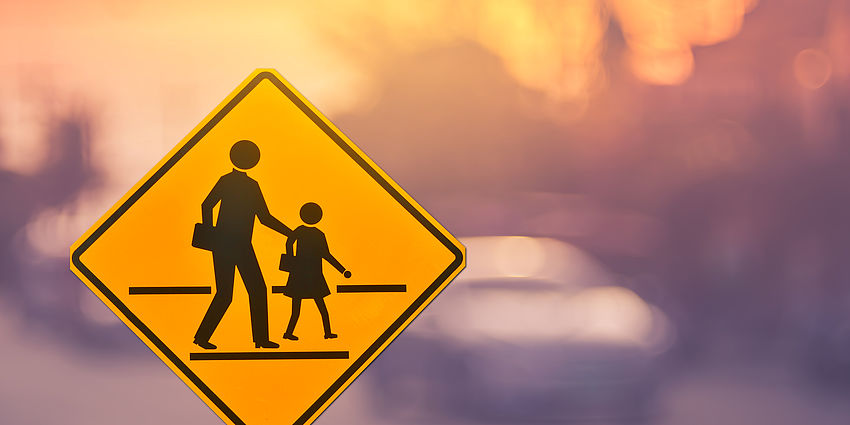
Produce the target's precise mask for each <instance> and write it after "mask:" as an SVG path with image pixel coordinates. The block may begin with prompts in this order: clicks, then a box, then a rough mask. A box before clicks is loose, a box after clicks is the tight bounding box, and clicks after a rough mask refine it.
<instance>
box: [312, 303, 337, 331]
mask: <svg viewBox="0 0 850 425" xmlns="http://www.w3.org/2000/svg"><path fill="white" fill-rule="evenodd" d="M316 307H318V308H319V314H321V315H322V326H323V327H324V328H325V338H333V337H336V335H334V333H333V332H331V316H330V315H329V314H328V306H327V305H325V300H324V298H316Z"/></svg>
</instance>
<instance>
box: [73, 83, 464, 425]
mask: <svg viewBox="0 0 850 425" xmlns="http://www.w3.org/2000/svg"><path fill="white" fill-rule="evenodd" d="M263 80H269V82H271V83H272V84H274V85H275V87H277V88H278V89H279V90H280V91H281V92H283V94H285V95H286V97H287V98H289V100H290V101H292V102H293V103H294V104H295V105H296V106H298V109H300V110H301V111H302V112H304V113H305V114H306V115H307V116H308V117H309V118H310V120H312V121H313V123H315V124H316V125H317V126H319V128H321V129H322V131H323V132H324V133H325V134H327V135H328V136H329V137H330V138H331V139H332V140H333V141H334V142H336V144H337V145H338V146H339V147H340V148H342V150H343V151H345V152H346V153H347V154H348V155H349V156H350V157H351V158H352V159H353V160H354V161H355V162H356V163H357V164H358V165H360V167H361V168H363V170H365V171H366V172H367V173H368V174H369V175H370V176H371V177H372V178H373V179H375V181H376V182H378V184H380V185H381V187H383V188H384V190H386V191H387V192H388V193H389V194H390V195H392V197H393V198H394V199H395V200H396V201H398V202H399V203H400V204H401V205H402V206H403V207H404V208H405V209H406V210H407V211H408V212H409V213H410V214H411V215H412V216H413V217H414V218H416V220H417V221H419V222H420V223H421V224H422V225H423V226H425V228H426V229H428V231H429V232H430V233H431V234H432V235H434V236H435V237H436V238H437V239H438V240H439V241H440V242H441V243H442V244H443V245H445V247H446V248H448V250H449V251H450V252H451V253H452V254H454V256H455V259H454V260H453V261H452V262H451V264H449V266H448V267H447V268H446V269H445V270H444V271H443V273H441V274H440V276H438V277H437V279H436V280H435V281H434V282H433V283H432V284H431V285H429V286H428V288H427V289H426V290H425V292H423V293H422V294H421V295H420V296H419V297H418V298H416V300H415V301H414V302H413V304H412V305H411V306H410V307H408V308H407V309H406V310H405V311H404V313H402V315H401V316H400V317H399V318H398V319H397V320H396V321H395V322H393V323H392V324H391V325H390V327H389V328H388V329H387V330H386V331H384V333H382V334H381V336H380V337H378V340H377V341H375V343H373V344H372V345H371V346H369V348H367V349H366V351H365V352H364V353H363V355H361V356H360V357H358V358H357V359H356V360H355V361H354V363H353V364H352V365H351V367H349V368H348V369H346V371H345V372H343V374H342V376H340V377H339V379H337V380H336V381H335V382H334V383H333V384H331V386H330V388H328V389H327V391H325V392H324V393H322V395H321V396H320V397H319V399H318V400H316V402H315V403H313V404H312V405H311V406H310V407H309V408H308V409H307V411H306V412H304V414H303V415H301V417H299V418H298V419H297V420H296V421H295V425H300V424H305V423H306V422H307V421H308V420H309V419H310V418H311V417H312V416H313V415H314V414H315V413H316V412H317V411H318V410H319V409H321V408H322V406H323V405H324V404H325V403H326V402H327V401H328V400H330V399H331V398H332V397H333V396H334V394H336V392H337V391H339V389H340V388H342V386H343V385H344V384H345V383H346V382H347V381H348V380H349V379H350V378H351V377H352V376H353V375H354V374H355V373H356V372H357V370H358V369H360V368H361V367H362V366H363V365H364V364H366V363H367V362H369V360H370V359H371V358H372V357H373V356H374V355H375V353H376V352H377V351H378V349H380V348H381V346H382V345H384V343H386V342H387V341H388V340H389V339H390V338H391V337H392V335H393V334H394V333H395V332H396V331H397V330H398V329H399V328H400V327H401V326H402V325H403V324H404V323H405V322H406V321H407V320H408V319H410V318H411V316H412V315H413V314H414V313H415V312H416V310H418V309H419V308H420V307H421V306H422V305H423V304H424V303H425V301H427V300H428V298H430V297H431V295H433V294H434V292H435V291H437V289H439V288H440V287H441V286H442V285H443V283H444V282H446V280H447V279H448V278H449V277H450V276H451V275H452V274H453V273H454V272H455V271H457V270H458V268H459V267H460V266H461V265H462V264H463V252H462V251H461V249H460V248H459V247H458V246H456V245H454V244H453V243H452V241H451V240H449V238H448V237H446V235H445V234H443V233H442V232H441V231H440V230H439V229H438V228H437V227H436V226H434V224H433V223H431V221H429V220H428V219H427V218H426V217H425V216H424V215H422V213H421V212H419V210H417V209H416V208H415V207H414V206H413V205H412V204H411V203H410V202H409V201H408V200H407V199H406V198H405V197H404V196H403V195H402V194H401V193H399V191H398V190H396V189H395V188H394V187H393V186H392V184H390V182H389V181H387V179H385V178H384V177H383V176H381V174H380V173H379V172H378V171H377V170H375V168H374V167H372V166H371V165H370V164H369V163H368V162H367V161H366V160H365V159H364V158H363V157H361V156H360V155H359V154H358V153H357V151H355V150H354V149H353V148H352V147H351V146H349V144H348V143H346V142H345V140H343V138H342V137H340V135H339V134H337V132H336V131H334V130H333V129H332V128H331V127H330V126H329V125H328V124H327V123H325V121H324V120H322V118H321V117H319V116H318V115H317V114H316V113H315V112H314V111H313V110H312V109H311V108H310V107H309V106H307V105H306V104H305V103H304V102H303V101H302V100H301V99H300V98H299V97H298V96H297V95H296V94H295V93H293V92H292V90H290V89H289V88H288V87H287V86H286V85H285V84H284V83H283V82H281V81H280V79H278V78H277V76H275V75H274V74H273V73H271V72H268V71H263V72H260V73H258V74H257V75H256V76H255V77H254V78H253V79H252V80H251V81H250V82H249V83H248V84H247V85H246V86H245V88H243V89H242V90H241V91H239V93H237V94H236V96H234V97H233V99H231V100H230V102H228V103H227V104H226V105H225V106H224V107H223V108H222V109H221V110H220V111H219V112H218V113H217V114H215V116H214V117H213V118H212V119H210V121H209V122H207V123H206V125H204V126H203V127H202V128H201V129H200V130H199V131H198V132H197V133H195V135H193V136H192V138H191V139H190V140H189V141H188V142H187V143H186V144H185V145H184V146H183V147H181V148H180V150H179V151H177V153H175V154H174V155H173V156H172V157H171V158H169V159H168V161H167V162H166V163H165V164H164V165H163V166H162V167H161V168H160V169H158V170H157V171H156V172H155V173H154V174H153V175H152V176H151V177H150V178H149V179H148V180H147V181H146V182H145V183H144V184H143V185H142V186H141V187H140V188H139V189H138V190H136V191H135V192H134V193H133V194H132V195H131V196H130V197H129V198H128V199H127V201H125V202H124V203H123V204H121V206H120V207H118V208H117V209H116V210H115V212H114V213H112V215H110V216H109V217H108V218H107V219H106V220H105V221H104V222H103V224H101V225H100V226H99V227H98V228H97V229H96V230H95V231H94V232H92V234H91V235H90V236H89V237H88V238H87V239H86V240H85V241H83V243H81V244H80V246H79V247H77V249H76V250H74V252H73V254H72V255H71V262H72V263H73V264H74V266H76V267H77V269H78V270H79V271H80V273H82V274H83V275H84V276H86V277H87V278H88V279H89V280H90V281H91V283H92V284H94V285H95V287H97V288H98V289H99V290H100V291H101V292H102V293H103V295H104V296H105V297H106V298H107V299H108V300H109V301H110V302H112V304H113V305H115V307H117V308H118V310H120V311H121V312H122V313H123V314H124V315H125V316H126V317H127V319H129V320H130V322H131V323H133V325H135V326H136V328H138V329H139V330H140V331H141V332H142V333H143V334H144V335H145V336H146V337H147V338H148V339H149V340H150V341H151V342H152V343H153V344H154V345H155V346H156V347H157V348H158V349H159V350H160V351H161V352H162V353H163V354H164V355H165V356H166V357H167V358H168V359H169V360H170V361H171V362H172V363H173V364H174V365H175V366H176V367H177V368H178V369H179V370H180V371H181V372H183V374H184V375H185V376H186V377H187V378H189V380H191V381H192V383H193V384H195V385H196V386H197V387H198V388H199V389H200V390H201V391H202V392H203V393H204V394H205V395H206V396H207V397H209V399H210V400H211V401H212V402H213V403H215V405H216V406H218V408H219V409H221V411H222V412H223V413H224V414H225V415H227V417H228V418H230V420H231V421H233V422H234V423H235V424H245V422H244V421H243V420H242V419H240V418H239V417H238V416H237V415H236V413H235V412H233V410H231V409H230V408H229V407H228V406H227V405H226V404H225V403H224V402H223V401H222V400H221V399H220V398H219V397H218V396H217V395H216V394H215V393H214V392H213V391H212V390H211V389H210V388H209V387H207V385H206V384H204V383H203V381H201V379H200V378H198V376H197V375H195V374H194V373H193V372H192V370H191V369H189V367H188V366H186V364H185V363H184V362H183V361H182V360H180V358H179V357H178V356H177V355H175V354H174V352H172V351H171V350H170V349H169V348H168V347H167V346H166V345H165V344H163V342H162V341H161V340H160V339H159V338H158V337H157V336H156V335H155V334H154V333H153V332H152V331H151V330H150V329H149V328H148V327H147V326H146V325H145V324H144V323H142V321H141V320H139V318H138V317H136V315H134V314H133V312H131V311H130V310H129V309H128V308H127V306H126V305H124V303H122V302H121V300H120V299H119V298H118V297H117V296H115V294H113V293H112V292H111V291H110V290H109V288H107V287H106V285H104V284H103V282H101V281H100V279H98V278H97V276H95V275H94V273H92V271H91V270H89V269H88V267H86V266H85V265H84V264H83V262H82V261H81V260H80V257H81V256H82V254H83V253H84V252H85V251H86V250H87V249H88V248H89V247H90V246H91V245H92V244H93V243H94V241H95V240H97V238H98V237H100V236H101V235H102V234H103V233H104V232H105V231H106V230H107V229H109V227H110V226H112V224H114V223H115V222H116V221H117V220H118V219H119V218H120V217H121V216H122V215H123V214H124V213H125V212H127V210H128V209H129V208H130V207H131V206H132V205H133V204H134V203H135V202H136V201H138V200H139V198H141V197H142V195H144V194H145V192H147V191H148V189H150V188H151V187H152V186H153V185H154V184H155V183H156V182H157V181H159V179H160V178H162V176H163V175H165V173H166V172H168V170H170V169H171V167H173V166H174V164H176V163H177V161H179V160H180V159H181V158H182V157H183V156H184V155H186V153H187V152H189V150H190V149H192V147H194V146H195V145H196V144H197V143H198V142H199V141H200V140H201V139H202V138H203V137H204V136H205V135H206V134H207V133H209V131H210V130H211V129H212V128H213V127H215V125H216V124H218V122H219V121H221V120H222V118H224V117H225V116H226V115H227V114H228V113H229V112H230V111H231V110H232V109H233V108H234V107H236V105H237V104H239V102H241V101H242V99H244V98H245V96H247V95H248V93H250V92H251V91H252V90H253V89H254V88H256V87H257V86H258V85H259V84H260V83H261V82H262V81H263Z"/></svg>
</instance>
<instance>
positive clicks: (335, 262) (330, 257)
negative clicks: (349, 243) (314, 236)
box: [322, 235, 351, 278]
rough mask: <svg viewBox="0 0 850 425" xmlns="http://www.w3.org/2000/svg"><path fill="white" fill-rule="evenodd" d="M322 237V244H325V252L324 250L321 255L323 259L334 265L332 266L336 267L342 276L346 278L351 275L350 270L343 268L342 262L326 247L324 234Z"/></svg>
mask: <svg viewBox="0 0 850 425" xmlns="http://www.w3.org/2000/svg"><path fill="white" fill-rule="evenodd" d="M322 239H324V244H325V252H324V255H323V256H322V257H323V258H324V259H325V260H328V262H329V263H331V265H332V266H334V268H335V269H337V270H338V271H339V272H340V273H342V274H343V276H345V277H346V278H347V277H349V276H351V272H350V271H348V270H345V267H343V266H342V264H341V263H340V262H339V260H337V259H336V258H335V257H334V256H333V255H331V250H330V248H328V240H327V239H325V235H322Z"/></svg>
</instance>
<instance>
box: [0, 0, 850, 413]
mask: <svg viewBox="0 0 850 425" xmlns="http://www.w3.org/2000/svg"><path fill="white" fill-rule="evenodd" d="M0 40H2V41H0V200H2V204H0V205H2V206H0V423H3V424H15V425H17V424H25V425H26V424H52V423H59V422H62V423H66V424H115V423H120V424H130V425H135V424H151V423H179V424H207V423H217V422H218V419H217V418H216V417H215V415H214V414H213V413H212V412H211V411H210V410H209V409H208V408H207V407H206V406H205V405H204V404H203V403H202V402H201V401H200V400H198V399H197V397H196V396H195V395H194V394H193V393H192V392H191V391H190V390H189V389H188V388H187V387H186V386H185V385H184V384H183V383H182V382H181V381H180V380H179V379H178V378H176V377H175V376H174V375H173V374H172V373H171V372H170V371H169V370H168V369H167V368H166V367H165V366H164V365H162V363H161V362H160V361H159V360H158V359H157V358H156V357H155V356H154V355H153V354H152V353H151V352H150V351H149V350H148V349H147V348H146V347H145V346H144V345H143V344H142V343H141V342H140V341H139V340H138V339H137V338H136V337H135V336H134V335H133V334H132V332H130V331H129V330H128V329H127V328H126V327H125V326H124V325H123V324H121V323H120V322H119V321H118V320H117V319H116V318H115V317H114V316H113V315H112V313H111V312H110V311H109V310H108V309H107V308H106V307H105V306H103V304H102V303H101V302H100V301H99V300H98V299H97V298H96V297H94V296H93V295H92V294H91V293H90V292H89V291H88V289H86V288H85V286H84V285H83V284H82V283H81V282H80V281H79V280H78V279H76V278H75V277H74V276H73V275H72V274H71V272H70V271H69V270H68V249H69V246H70V245H71V243H72V242H73V241H74V240H75V239H76V238H77V237H78V236H79V235H80V234H82V233H83V231H85V229H87V228H88V227H89V226H90V225H91V224H92V223H93V222H94V221H95V220H96V219H97V218H98V217H99V216H100V214H102V213H103V212H105V211H106V210H107V209H108V208H109V206H110V205H111V204H112V203H113V202H115V201H116V200H117V199H119V197H120V196H121V195H122V194H123V193H124V192H126V191H127V190H128V189H129V188H130V187H131V186H132V185H133V184H134V183H135V182H136V181H138V180H139V179H140V178H141V177H142V175H143V174H144V173H145V172H147V170H149V169H150V168H151V167H152V166H153V165H154V164H155V163H156V162H157V161H158V160H159V159H160V158H161V157H162V156H163V155H164V154H165V153H166V152H167V151H168V150H169V149H170V148H171V147H173V146H174V145H175V144H176V143H177V142H178V141H179V140H180V139H181V138H182V137H184V136H185V135H186V134H187V133H188V132H189V131H190V130H191V129H192V128H193V127H194V126H195V125H196V124H197V123H198V122H200V121H201V119H202V118H203V117H204V116H205V115H206V114H207V113H208V112H209V111H211V110H212V108H213V107H214V106H215V105H217V104H218V102H220V101H221V100H222V99H223V98H224V97H225V96H226V95H227V94H228V93H229V92H230V91H231V90H232V89H233V88H234V87H235V86H236V85H237V84H238V83H239V82H241V81H242V80H243V79H244V78H246V77H247V76H248V75H249V73H250V72H251V71H252V70H253V69H254V68H258V67H273V68H276V69H277V70H279V71H280V72H281V74H283V75H284V76H285V77H286V78H287V79H288V80H289V81H290V82H291V83H292V84H293V85H294V86H295V87H297V88H298V89H299V90H300V91H301V92H302V93H303V94H304V95H305V96H306V97H307V98H309V99H310V100H311V101H312V102H313V103H314V104H315V105H316V106H317V107H318V108H319V109H320V110H322V111H323V112H324V113H325V114H326V115H328V116H329V117H330V119H331V120H332V121H334V123H336V125H337V126H338V127H339V128H340V129H341V130H342V131H343V132H345V133H346V134H347V135H348V136H349V137H350V138H351V139H352V140H354V141H355V143H357V144H358V145H359V146H360V147H361V148H362V149H363V150H364V151H365V152H366V153H367V154H368V155H369V156H370V157H371V158H372V159H374V160H375V161H376V162H377V163H378V164H379V165H380V166H381V167H382V168H383V169H384V170H385V171H387V173H388V174H389V175H391V176H392V177H393V178H394V179H395V180H396V181H397V182H398V183H399V184H400V185H401V186H402V187H404V188H405V189H406V190H407V191H408V192H409V193H410V194H411V195H412V196H413V197H415V198H416V199H417V201H419V203H420V204H422V205H423V206H424V207H425V208H426V209H427V210H428V211H429V212H431V214H432V215H433V216H434V217H435V218H436V219H437V220H438V221H440V222H441V223H442V224H443V225H444V226H445V227H446V228H448V229H449V231H450V232H452V233H453V234H455V235H456V236H459V237H460V238H461V239H462V242H463V243H464V244H465V245H466V246H467V249H468V255H469V258H468V264H469V265H468V268H467V270H466V271H464V272H463V273H462V274H461V275H460V276H459V278H458V279H456V281H455V282H454V283H452V284H451V285H450V286H449V288H448V289H447V290H446V291H445V292H444V294H443V295H441V296H440V297H439V298H438V299H437V300H436V301H435V302H434V303H433V304H432V306H431V307H429V308H428V309H426V311H425V312H424V313H423V315H422V316H420V318H419V319H417V320H416V321H414V323H413V324H412V325H411V327H410V328H409V330H408V331H407V332H405V333H404V334H402V335H401V336H400V337H399V338H398V340H396V342H394V343H393V344H392V345H391V346H390V347H389V348H388V349H387V351H386V352H385V353H384V354H382V355H381V356H380V357H379V358H378V360H376V361H375V363H374V364H373V365H372V366H370V367H369V368H368V369H367V370H366V372H365V373H364V374H363V375H362V376H361V377H360V378H359V379H358V380H357V381H356V382H355V383H354V384H353V385H352V386H351V387H350V388H349V389H348V390H347V391H346V392H345V393H344V394H343V395H342V396H341V397H340V399H339V400H338V401H337V402H336V403H335V404H334V405H332V406H331V407H330V408H329V409H328V410H327V411H326V413H325V414H324V415H323V416H322V417H321V418H320V419H319V421H318V423H320V424H397V423H411V424H451V425H454V424H458V425H460V424H489V423H504V424H528V423H572V424H660V425H666V424H692V425H700V424H717V423H725V424H762V423H770V424H774V425H784V424H789V425H791V424H794V425H796V424H801V423H812V424H819V425H820V424H823V425H831V424H847V423H850V262H848V261H846V257H847V255H848V250H850V225H847V223H846V221H847V217H848V216H850V190H847V189H845V186H846V183H845V182H847V181H850V167H848V164H850V144H848V142H850V2H848V1H845V0H796V1H792V0H761V1H756V0H689V1H680V0H568V1H519V0H513V1H510V0H505V1H498V0H494V1H472V0H470V1H462V2H461V1H448V0H430V1H418V2H413V1H409V2H408V1H393V0H375V1H315V2H291V3H290V2H280V1H274V2H272V1H268V2H261V1H256V2H239V3H238V4H237V3H232V2H216V1H204V2H166V1H161V0H158V1H152V2H145V3H142V2H113V1H109V0H78V1H75V2H60V1H56V0H32V1H28V2H9V1H6V2H2V3H0Z"/></svg>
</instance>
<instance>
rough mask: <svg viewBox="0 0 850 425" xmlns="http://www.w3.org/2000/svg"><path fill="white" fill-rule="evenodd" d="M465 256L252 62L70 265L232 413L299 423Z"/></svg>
mask: <svg viewBox="0 0 850 425" xmlns="http://www.w3.org/2000/svg"><path fill="white" fill-rule="evenodd" d="M399 143H403V141H399ZM464 257H465V252H464V248H463V246H461V245H460V243H458V241H457V240H456V239H455V238H454V237H452V236H451V235H450V234H449V233H448V232H447V231H446V230H445V229H444V228H443V227H442V226H440V224H439V223H437V222H436V221H435V220H434V219H433V218H432V217H431V216H429V215H428V213H427V212H425V211H424V210H423V209H422V207H420V206H419V205H418V204H417V203H416V202H415V201H414V200H413V199H412V198H411V197H410V196H409V195H407V194H406V193H405V192H404V191H403V190H402V189H401V188H400V187H399V186H398V185H397V184H396V183H394V182H393V181H392V180H391V179H390V178H389V176H387V175H386V174H385V173H384V172H383V171H381V170H380V169H379V168H378V167H377V165H375V164H374V163H373V162H372V161H371V160H370V159H369V158H367V157H366V155H365V154H364V153H363V152H362V151H360V149H358V148H357V146H355V145H354V144H353V143H352V142H351V141H350V140H349V139H348V138H346V137H345V136H344V135H343V134H342V133H341V132H340V131H339V130H338V129H337V128H336V127H334V125H333V124H331V122H330V121H328V120H327V118H325V117H324V116H323V115H322V114H321V113H320V112H319V111H318V110H316V108H315V107H313V106H312V105H311V104H310V103H309V102H308V101H307V100H306V99H305V98H304V97H303V96H301V94H299V93H298V92H297V91H296V90H295V89H293V88H292V86H290V85H289V83H287V82H286V81H285V80H284V79H283V78H282V77H281V76H280V75H279V74H277V72H275V71H274V70H257V71H255V72H254V73H253V74H252V75H251V76H250V77H249V78H248V79H246V80H245V81H244V82H243V83H242V85H241V86H239V87H238V88H237V89H236V90H235V91H234V92H233V93H231V95H230V96H229V97H227V98H226V99H225V100H224V101H223V102H222V103H221V104H220V105H219V107H218V108H216V109H215V110H214V111H213V112H212V113H211V114H210V115H209V116H207V118H206V119H205V120H204V121H203V122H202V123H201V124H199V125H198V126H197V127H196V128H195V129H194V130H193V131H192V133H191V134H190V135H189V136H187V137H186V138H185V139H184V140H183V141H182V142H181V143H180V144H178V145H177V146H176V147H175V148H174V149H173V150H172V151H171V152H170V153H169V154H168V155H167V156H166V157H165V158H164V159H162V161H161V162H160V163H159V164H157V165H156V166H155V167H154V168H153V169H152V170H151V171H150V172H149V173H148V174H147V175H146V176H145V177H144V178H143V179H142V180H141V181H140V182H139V183H137V184H136V186H135V187H133V188H132V189H131V190H130V191H129V192H128V193H127V194H126V195H125V196H124V197H123V198H122V199H121V200H120V201H119V202H118V203H116V204H115V206H113V207H112V209H110V210H109V211H108V212H107V213H106V214H105V215H104V216H103V217H102V218H101V219H100V220H99V221H98V222H97V223H96V224H95V225H94V226H92V228H91V229H89V230H88V231H87V232H86V233H85V234H84V235H83V236H82V237H81V238H80V239H79V240H78V241H77V242H76V243H75V244H74V245H73V246H72V247H71V269H72V270H73V271H74V273H76V274H77V276H79V277H80V278H81V279H82V280H83V281H84V282H85V283H86V284H87V285H88V286H89V287H90V288H91V290H92V291H94V293H95V294H96V295H97V296H98V297H100V299H101V300H102V301H103V302H104V303H106V305H107V306H109V307H110V308H111V309H112V311H113V312H115V314H117V315H118V316H119V317H120V318H121V319H122V320H123V321H124V323H126V324H127V326H129V327H130V329H132V330H133V331H134V332H135V333H136V334H137V335H138V336H139V338H141V339H142V340H143V341H144V342H145V343H146V344H147V345H148V346H149V347H150V348H151V350H153V351H154V353H156V354H157V355H158V356H159V357H160V358H161V359H162V361H164V362H165V363H166V364H167V365H168V366H169V367H170V368H171V369H172V370H173V371H174V372H175V373H176V374H177V375H178V376H180V377H181V378H182V379H183V381H184V382H185V383H186V384H187V385H189V387H191V388H192V389H193V390H194V391H195V392H196V393H197V394H198V396H200V397H201V398H202V399H203V400H204V401H206V402H207V404H208V405H209V406H210V407H211V408H212V409H213V410H214V411H215V412H216V413H217V414H218V415H219V416H220V417H221V418H222V419H223V420H224V421H225V422H227V423H231V424H250V425H255V424H289V423H291V424H307V423H311V422H313V421H314V420H315V419H316V418H317V417H318V415H319V414H320V413H321V412H322V411H323V410H324V409H325V408H326V407H327V406H328V405H329V404H330V403H331V402H332V401H333V400H334V399H335V398H336V397H337V396H338V395H339V394H340V392H342V391H343V390H344V389H345V388H346V387H347V386H348V385H349V384H350V383H351V382H352V381H353V380H354V379H355V378H356V377H357V376H358V375H359V374H360V373H361V372H362V371H363V369H364V368H365V367H366V366H367V365H368V364H369V363H370V362H372V360H374V359H375V357H376V356H377V355H378V354H380V353H381V351H383V350H384V348H386V346H387V344H389V343H390V342H391V341H392V340H393V339H394V338H395V337H396V336H398V334H399V333H400V332H401V331H402V330H403V329H404V328H405V327H406V326H407V325H408V324H409V323H410V322H411V320H413V318H414V317H415V316H416V315H417V314H419V312H421V311H422V309H423V308H425V306H426V305H427V304H428V303H430V302H431V301H432V300H433V299H434V297H435V296H437V294H439V292H440V291H441V290H442V289H443V288H444V287H445V286H446V285H447V284H448V283H449V281H451V279H452V278H454V277H455V276H456V275H457V274H458V273H459V272H460V271H461V270H462V268H463V267H464V264H465V259H464Z"/></svg>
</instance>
